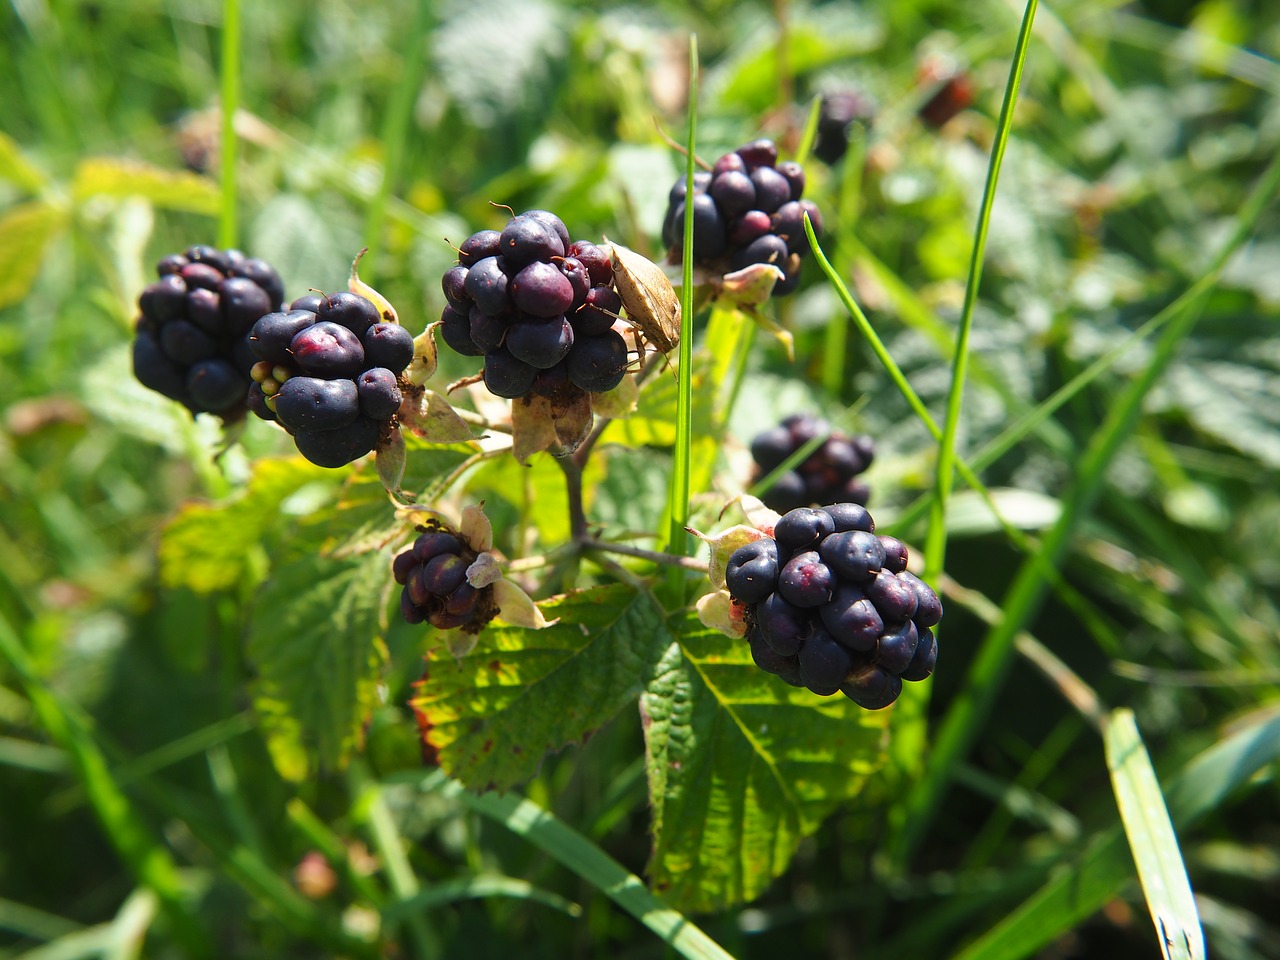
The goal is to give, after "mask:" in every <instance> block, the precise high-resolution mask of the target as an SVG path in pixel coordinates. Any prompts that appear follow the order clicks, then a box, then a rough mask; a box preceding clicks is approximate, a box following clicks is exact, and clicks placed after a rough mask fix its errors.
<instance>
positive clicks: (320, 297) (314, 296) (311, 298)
mask: <svg viewBox="0 0 1280 960" xmlns="http://www.w3.org/2000/svg"><path fill="white" fill-rule="evenodd" d="M323 301H324V294H320V293H305V294H303V295H302V296H300V297H299V298H298V299H297V300H295V301H293V303H291V304H289V309H290V310H306V311H307V312H309V313H315V312H316V311H317V310H319V309H320V304H321V303H322V302H323Z"/></svg>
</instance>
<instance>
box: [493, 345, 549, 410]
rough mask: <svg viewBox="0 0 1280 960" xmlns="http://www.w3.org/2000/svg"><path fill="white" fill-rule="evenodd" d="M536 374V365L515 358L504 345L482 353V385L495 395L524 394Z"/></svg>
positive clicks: (510, 396)
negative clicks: (532, 365)
mask: <svg viewBox="0 0 1280 960" xmlns="http://www.w3.org/2000/svg"><path fill="white" fill-rule="evenodd" d="M537 376H538V369H537V367H531V366H529V364H527V363H525V362H524V361H523V360H517V359H516V358H515V357H513V356H512V355H511V351H510V350H508V349H507V348H506V347H502V348H500V349H498V350H493V351H491V352H489V353H486V354H485V355H484V385H485V386H486V387H487V388H488V390H489V392H490V393H492V394H493V395H494V396H496V397H507V398H508V399H511V400H514V399H515V398H516V397H523V396H525V394H527V393H528V392H529V389H530V388H531V387H532V386H533V381H534V379H535V378H536V377H537Z"/></svg>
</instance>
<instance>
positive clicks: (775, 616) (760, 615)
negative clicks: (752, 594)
mask: <svg viewBox="0 0 1280 960" xmlns="http://www.w3.org/2000/svg"><path fill="white" fill-rule="evenodd" d="M755 616H756V627H757V628H758V629H759V630H760V635H761V636H762V637H764V639H765V641H766V642H767V643H768V644H769V646H771V647H773V649H774V652H776V653H777V654H778V655H779V656H783V657H791V656H795V655H796V654H797V653H799V652H800V645H801V644H802V643H804V641H805V640H806V639H807V638H808V636H809V634H811V633H812V632H813V618H812V617H811V616H809V612H808V611H806V610H802V609H800V608H799V607H797V606H795V605H794V604H790V603H787V601H785V600H783V599H782V597H780V596H778V595H777V594H776V593H771V594H769V596H767V597H765V598H764V599H763V600H762V601H760V603H758V604H756V607H755Z"/></svg>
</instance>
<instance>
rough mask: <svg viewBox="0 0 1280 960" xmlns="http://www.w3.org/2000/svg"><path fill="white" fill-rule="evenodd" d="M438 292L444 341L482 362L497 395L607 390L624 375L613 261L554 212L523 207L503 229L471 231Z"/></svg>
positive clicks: (619, 305)
mask: <svg viewBox="0 0 1280 960" xmlns="http://www.w3.org/2000/svg"><path fill="white" fill-rule="evenodd" d="M441 286H442V287H443V289H444V295H445V299H446V300H447V301H448V305H447V306H446V307H445V308H444V312H443V313H441V315H440V320H441V326H440V333H441V336H442V337H443V339H444V342H445V343H447V344H448V345H449V346H450V347H452V348H453V349H454V350H455V351H456V352H458V353H460V354H462V355H463V356H467V357H484V384H485V386H486V387H487V388H488V390H489V392H490V393H493V394H495V395H496V396H499V397H507V398H509V399H512V400H514V399H517V398H519V397H524V396H528V395H530V394H540V395H543V396H552V395H555V394H558V393H562V392H563V391H564V390H566V389H569V390H572V389H573V388H576V389H578V390H585V391H587V392H589V393H603V392H605V391H608V390H612V389H613V388H614V387H616V386H617V385H618V384H619V383H620V382H621V381H622V377H623V375H624V374H625V373H626V370H627V344H626V341H625V340H623V338H622V335H621V334H620V333H618V332H617V331H616V330H614V329H613V323H614V321H615V320H616V319H617V317H618V313H619V311H621V310H622V299H621V298H620V297H619V296H618V293H617V291H616V290H615V289H614V286H613V264H612V263H611V262H610V259H609V256H608V254H607V253H606V252H605V250H603V249H602V248H600V247H598V246H596V245H595V244H594V243H591V242H590V241H587V240H571V239H570V237H569V231H568V229H567V228H566V227H565V225H564V222H563V221H562V220H561V219H560V218H559V217H557V216H556V215H555V214H554V213H550V212H548V211H546V210H529V211H526V212H524V213H521V214H519V215H518V216H514V217H512V218H511V219H510V220H508V221H507V224H506V226H505V227H503V229H502V230H501V231H498V230H480V231H477V232H476V233H473V234H472V235H471V236H469V237H467V239H466V240H464V241H463V242H462V244H461V246H460V247H459V248H458V262H457V264H456V265H454V266H452V267H450V268H449V269H448V270H446V271H445V273H444V276H443V277H442V278H441Z"/></svg>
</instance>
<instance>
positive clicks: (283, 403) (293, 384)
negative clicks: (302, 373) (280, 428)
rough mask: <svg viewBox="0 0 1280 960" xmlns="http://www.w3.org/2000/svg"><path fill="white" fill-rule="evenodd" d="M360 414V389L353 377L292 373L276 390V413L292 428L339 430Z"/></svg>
mask: <svg viewBox="0 0 1280 960" xmlns="http://www.w3.org/2000/svg"><path fill="white" fill-rule="evenodd" d="M359 415H360V395H359V391H358V390H357V388H356V385H355V384H354V383H353V382H352V381H350V380H346V379H340V380H321V379H320V378H318V377H290V378H289V379H288V380H286V381H285V382H284V383H282V384H281V385H280V390H279V392H278V393H277V394H276V416H278V417H279V418H280V422H281V423H283V424H284V425H285V426H286V427H288V428H289V429H290V430H336V429H337V428H338V427H345V426H346V425H347V424H349V423H351V422H352V421H353V420H355V419H356V417H358V416H359Z"/></svg>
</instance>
